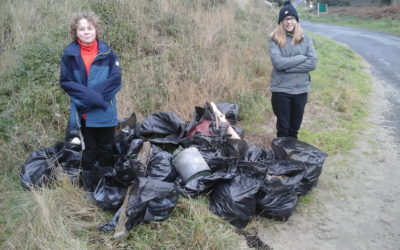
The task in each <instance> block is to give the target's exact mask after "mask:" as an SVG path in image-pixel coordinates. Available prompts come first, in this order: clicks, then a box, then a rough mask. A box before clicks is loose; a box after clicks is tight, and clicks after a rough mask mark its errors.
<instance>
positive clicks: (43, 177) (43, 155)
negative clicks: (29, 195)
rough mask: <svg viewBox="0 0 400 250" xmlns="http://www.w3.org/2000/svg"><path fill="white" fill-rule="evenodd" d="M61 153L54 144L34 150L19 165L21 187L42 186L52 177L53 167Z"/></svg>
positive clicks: (28, 188)
mask: <svg viewBox="0 0 400 250" xmlns="http://www.w3.org/2000/svg"><path fill="white" fill-rule="evenodd" d="M62 154H63V151H62V150H57V147H56V146H52V147H49V148H42V149H38V150H36V151H34V152H33V153H32V154H31V155H30V156H29V158H28V160H26V162H25V163H24V164H22V166H21V185H22V187H23V188H25V189H27V190H30V189H31V187H32V186H42V185H44V184H46V183H48V182H49V181H50V180H51V179H53V178H54V176H53V169H54V168H55V166H56V164H58V159H59V158H60V157H61V156H62Z"/></svg>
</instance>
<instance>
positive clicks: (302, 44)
mask: <svg viewBox="0 0 400 250" xmlns="http://www.w3.org/2000/svg"><path fill="white" fill-rule="evenodd" d="M269 54H270V57H271V61H272V65H273V69H272V74H271V78H272V80H271V85H270V88H269V89H270V91H271V92H272V98H271V103H272V108H273V111H274V114H275V116H276V118H277V122H276V129H277V136H278V137H294V138H297V133H298V131H299V129H300V126H301V122H302V120H303V114H304V108H305V105H306V103H307V95H308V92H309V91H310V90H311V77H310V74H309V72H310V71H312V70H314V69H315V67H316V64H317V55H316V53H315V49H314V45H313V42H312V40H311V37H309V36H308V35H307V34H305V33H303V30H302V28H301V26H300V24H299V17H298V14H297V11H296V9H295V8H294V7H293V6H292V5H291V4H290V1H287V2H285V4H284V6H283V7H282V9H281V10H280V12H279V19H278V27H277V28H276V29H275V30H274V31H273V32H272V34H271V40H270V42H269Z"/></svg>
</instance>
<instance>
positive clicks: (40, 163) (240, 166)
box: [21, 103, 327, 232]
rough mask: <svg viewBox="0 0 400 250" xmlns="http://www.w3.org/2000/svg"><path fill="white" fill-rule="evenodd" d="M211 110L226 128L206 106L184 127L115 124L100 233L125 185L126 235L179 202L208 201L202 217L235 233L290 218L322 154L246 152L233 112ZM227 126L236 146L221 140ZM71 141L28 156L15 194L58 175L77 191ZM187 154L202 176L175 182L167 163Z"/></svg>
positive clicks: (286, 144)
mask: <svg viewBox="0 0 400 250" xmlns="http://www.w3.org/2000/svg"><path fill="white" fill-rule="evenodd" d="M217 107H218V109H219V110H220V111H221V112H222V113H224V114H225V116H226V118H227V120H228V121H229V122H228V123H224V124H216V122H217V121H216V120H217V119H216V115H215V113H214V112H213V110H212V107H210V105H209V103H206V104H205V106H204V107H195V111H194V115H193V120H192V121H189V122H187V121H183V120H181V119H180V118H179V117H178V116H177V115H176V114H174V113H172V112H161V113H156V114H152V115H150V116H148V117H147V118H146V119H144V120H143V121H140V122H139V121H136V116H135V115H134V114H132V116H131V117H129V118H127V119H125V120H123V121H121V122H120V123H119V126H118V129H117V131H116V137H115V147H114V151H115V155H114V159H115V163H114V165H113V166H112V167H110V168H109V169H108V170H107V171H103V173H102V174H101V176H100V179H99V182H98V185H97V188H96V190H95V191H94V194H93V195H92V197H93V199H94V201H95V202H96V204H97V206H99V207H100V208H102V209H104V210H108V211H111V212H113V213H114V217H113V219H112V220H111V221H110V222H107V223H105V224H103V225H101V226H100V227H99V229H100V230H102V231H107V232H112V231H113V230H114V229H115V226H116V224H117V221H118V218H119V216H120V213H121V209H120V207H121V205H122V203H123V201H124V198H125V195H126V193H127V189H128V186H130V185H131V187H132V189H131V190H132V191H131V192H130V194H129V203H128V206H127V209H126V216H127V218H128V220H127V223H126V224H125V226H126V228H127V229H128V230H130V229H132V228H134V227H135V226H137V225H138V224H140V223H142V222H147V221H161V220H165V219H167V218H168V217H169V216H170V214H171V213H172V211H173V209H174V208H175V206H176V205H177V202H178V197H179V195H183V196H186V197H188V196H189V197H192V198H194V197H196V196H198V195H208V196H209V201H210V204H209V209H210V210H211V211H212V212H213V213H215V214H216V215H218V216H221V217H222V218H224V219H226V220H227V221H229V222H230V223H231V224H232V225H234V226H236V227H238V228H243V227H245V226H246V225H247V224H248V223H249V221H250V220H251V219H252V218H253V216H255V215H260V216H265V217H268V218H273V219H277V220H282V221H285V220H287V219H288V218H289V217H290V216H291V215H292V213H293V211H294V209H295V208H296V205H297V202H298V197H299V196H301V195H305V194H307V193H308V192H309V191H310V190H311V189H312V188H313V187H314V186H315V185H316V184H317V181H318V177H319V176H320V174H321V171H322V167H323V163H324V161H325V159H326V157H327V154H326V153H324V152H322V151H321V150H319V149H317V148H315V147H313V146H311V145H309V144H307V143H305V142H302V141H299V140H297V139H294V138H286V137H281V138H276V139H274V140H273V142H272V145H271V148H272V150H267V149H265V148H262V147H257V146H251V145H248V144H247V143H246V141H245V140H244V139H243V138H244V135H243V131H242V130H241V129H240V128H239V127H238V126H236V125H235V124H236V122H237V121H238V120H240V115H239V105H237V104H229V103H221V104H217ZM228 126H231V127H233V128H234V130H235V131H236V133H237V134H238V135H240V138H242V139H232V138H231V137H230V136H227V133H226V130H227V127H228ZM72 135H73V131H72ZM72 138H73V136H69V138H68V137H67V139H66V141H63V142H59V143H56V144H55V145H53V146H51V147H49V148H42V149H38V150H36V151H35V152H33V153H32V154H31V155H30V157H29V158H28V160H27V161H26V162H25V163H24V164H23V165H22V167H21V168H22V169H21V184H22V186H23V187H24V188H26V189H28V190H29V189H31V188H32V187H34V186H43V185H45V184H49V183H51V182H53V181H55V180H56V178H57V174H56V173H57V172H58V171H63V172H65V173H66V174H67V175H68V176H69V178H70V179H71V180H72V181H76V182H77V183H79V178H80V172H81V169H80V167H79V166H80V160H81V153H82V152H81V151H82V150H81V149H82V148H81V145H80V144H77V143H74V142H73V140H71V139H72ZM146 141H149V142H150V143H151V155H150V158H149V161H148V165H147V166H144V164H143V163H142V162H140V161H139V160H137V158H136V157H137V155H138V152H139V151H140V149H141V148H142V146H143V144H144V142H146ZM188 148H196V150H198V152H200V154H201V157H202V160H204V161H205V162H206V163H207V166H208V168H209V170H208V171H201V172H199V173H196V174H194V175H193V176H190V178H182V176H181V175H180V173H179V172H178V171H177V168H176V167H175V165H174V158H175V157H177V156H178V155H179V154H180V152H183V151H182V150H185V149H188Z"/></svg>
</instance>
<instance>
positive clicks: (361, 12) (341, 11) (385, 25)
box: [299, 6, 400, 35]
mask: <svg viewBox="0 0 400 250" xmlns="http://www.w3.org/2000/svg"><path fill="white" fill-rule="evenodd" d="M299 11H300V16H301V19H305V20H309V21H313V22H319V23H327V24H335V25H343V26H351V27H356V28H364V29H370V30H377V31H383V32H387V33H391V34H397V35H400V25H399V24H400V6H385V7H329V9H328V13H324V14H320V15H319V16H317V15H316V12H313V13H310V12H309V11H308V10H305V9H299Z"/></svg>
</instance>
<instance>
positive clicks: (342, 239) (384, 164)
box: [257, 81, 400, 250]
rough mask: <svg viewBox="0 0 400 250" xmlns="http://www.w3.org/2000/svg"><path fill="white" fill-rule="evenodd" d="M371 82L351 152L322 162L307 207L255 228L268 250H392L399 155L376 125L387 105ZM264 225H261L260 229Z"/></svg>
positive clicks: (397, 224) (398, 227)
mask: <svg viewBox="0 0 400 250" xmlns="http://www.w3.org/2000/svg"><path fill="white" fill-rule="evenodd" d="M384 91H385V88H384V85H383V84H382V83H381V82H379V81H375V83H374V86H373V88H372V91H371V103H370V110H371V111H370V116H369V118H368V123H369V125H370V126H367V129H366V130H365V131H360V132H359V137H358V140H357V142H356V147H355V148H354V149H353V150H351V151H350V152H348V153H344V154H339V155H335V156H333V157H328V159H327V161H326V164H325V166H324V170H323V173H322V175H321V177H320V181H319V184H318V186H317V188H316V189H315V190H314V192H313V193H312V194H311V196H313V198H312V202H309V203H303V204H300V205H299V206H298V208H297V212H296V213H295V214H294V215H293V216H292V217H291V218H290V219H289V220H288V221H287V222H284V223H277V222H271V221H268V224H267V225H266V224H265V223H262V222H260V221H258V222H257V224H258V223H261V225H259V227H258V230H259V235H260V237H261V239H263V240H264V242H266V243H268V244H269V245H270V246H271V247H273V249H275V250H280V249H307V250H310V249H325V250H326V249H397V248H398V242H399V241H400V191H399V190H398V189H397V188H396V187H397V186H398V185H397V184H396V183H398V181H399V178H400V171H399V169H398V166H397V165H398V163H399V154H398V152H399V149H398V148H396V147H395V146H394V145H395V144H394V138H393V137H392V136H391V135H390V129H389V128H388V127H385V126H383V125H382V122H383V121H384V119H383V116H384V113H385V112H386V111H387V110H388V103H387V102H386V101H384V99H383V94H384ZM262 224H264V225H262Z"/></svg>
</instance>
